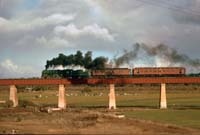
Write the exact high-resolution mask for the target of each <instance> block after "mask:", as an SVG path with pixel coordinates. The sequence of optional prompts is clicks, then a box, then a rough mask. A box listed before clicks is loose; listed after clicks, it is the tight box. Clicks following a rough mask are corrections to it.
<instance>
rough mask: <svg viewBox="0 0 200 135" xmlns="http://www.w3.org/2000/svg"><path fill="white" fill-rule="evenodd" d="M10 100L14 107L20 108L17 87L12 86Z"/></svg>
mask: <svg viewBox="0 0 200 135" xmlns="http://www.w3.org/2000/svg"><path fill="white" fill-rule="evenodd" d="M9 100H11V101H13V107H16V106H18V97H17V88H16V86H15V85H10V97H9Z"/></svg>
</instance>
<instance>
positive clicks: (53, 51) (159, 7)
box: [0, 0, 200, 78]
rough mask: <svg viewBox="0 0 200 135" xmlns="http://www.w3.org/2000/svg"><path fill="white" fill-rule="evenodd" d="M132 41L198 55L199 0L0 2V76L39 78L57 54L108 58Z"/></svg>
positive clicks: (0, 0)
mask: <svg viewBox="0 0 200 135" xmlns="http://www.w3.org/2000/svg"><path fill="white" fill-rule="evenodd" d="M136 42H139V43H146V44H147V45H149V46H155V45H157V44H159V43H164V44H166V45H168V46H169V47H172V48H175V49H177V51H178V52H179V53H184V54H186V55H188V56H190V57H191V58H194V59H195V58H199V56H200V53H199V52H200V44H199V43H200V1H199V0H168V1H166V0H0V78H10V77H12V78H15V77H33V76H40V74H41V71H42V70H43V69H44V66H45V63H46V60H47V59H51V58H53V57H56V56H57V55H58V53H64V54H66V55H68V54H71V53H75V52H76V51H77V50H81V51H83V52H85V51H93V55H94V56H99V55H103V56H107V57H109V58H113V56H114V55H116V54H119V53H120V52H122V50H123V49H129V48H131V46H132V45H133V44H134V43H136ZM136 66H137V65H136Z"/></svg>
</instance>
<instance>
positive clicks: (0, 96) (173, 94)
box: [0, 85, 200, 129]
mask: <svg viewBox="0 0 200 135" xmlns="http://www.w3.org/2000/svg"><path fill="white" fill-rule="evenodd" d="M87 87H88V86H87ZM176 87H177V89H182V87H183V88H184V90H176V91H175V90H173V89H176V88H175V87H172V86H170V88H169V90H168V89H167V105H168V109H167V110H159V109H158V108H159V94H160V91H159V87H154V88H148V87H140V86H137V88H135V87H122V88H120V89H119V88H116V102H117V108H121V107H140V108H141V109H138V110H134V111H131V112H130V111H128V112H124V113H125V115H126V116H127V117H134V118H139V119H145V120H152V121H157V122H162V123H171V124H176V125H180V126H186V127H192V128H198V129H200V90H193V89H192V87H191V86H190V87H188V86H187V87H186V86H183V85H180V86H178V85H177V86H176ZM195 87H196V86H195ZM131 88H132V89H131ZM187 88H189V90H187ZM83 89H84V87H82V86H81V87H80V88H79V87H75V88H73V87H69V88H67V89H66V94H68V95H66V102H67V106H69V107H104V108H107V107H108V92H109V91H108V89H109V88H108V87H100V88H99V87H91V88H89V89H91V92H84V91H83ZM149 89H152V90H149ZM170 89H172V90H170ZM100 93H103V95H102V96H99V94H100ZM57 94H58V90H56V89H54V90H45V91H35V92H19V93H18V98H19V99H20V100H30V101H31V102H33V103H35V104H37V105H54V106H57V104H58V96H57ZM40 95H41V97H40ZM88 95H89V96H88ZM8 99H9V91H0V100H8ZM143 108H149V109H143ZM152 108H154V109H152ZM156 108H157V109H156Z"/></svg>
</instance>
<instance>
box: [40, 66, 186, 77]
mask: <svg viewBox="0 0 200 135" xmlns="http://www.w3.org/2000/svg"><path fill="white" fill-rule="evenodd" d="M185 75H186V69H185V68H184V67H137V68H133V69H129V68H105V69H96V70H85V71H84V70H73V69H65V70H43V71H42V78H69V79H74V78H114V77H176V76H185Z"/></svg>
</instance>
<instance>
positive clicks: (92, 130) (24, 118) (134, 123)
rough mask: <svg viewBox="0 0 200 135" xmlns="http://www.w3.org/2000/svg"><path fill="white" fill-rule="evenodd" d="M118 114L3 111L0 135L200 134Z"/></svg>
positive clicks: (108, 112) (110, 112)
mask: <svg viewBox="0 0 200 135" xmlns="http://www.w3.org/2000/svg"><path fill="white" fill-rule="evenodd" d="M115 114H116V112H112V111H104V112H102V111H101V110H100V111H99V110H83V109H82V110H80V109H67V110H66V111H62V112H53V113H45V112H31V111H25V110H20V111H19V110H13V109H12V111H8V110H0V134H10V133H18V134H47V133H48V134H137V135H138V134H148V135H149V134H154V135H160V134H162V135H165V134H170V135H177V134H187V135H188V134H194V135H195V134H198V133H199V132H200V131H199V130H196V129H191V128H182V127H177V126H174V125H167V124H160V123H155V122H152V121H144V120H137V119H130V118H117V117H116V115H115Z"/></svg>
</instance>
